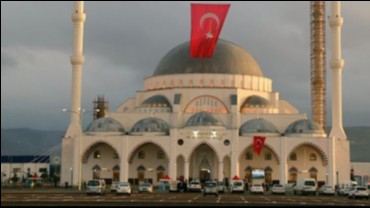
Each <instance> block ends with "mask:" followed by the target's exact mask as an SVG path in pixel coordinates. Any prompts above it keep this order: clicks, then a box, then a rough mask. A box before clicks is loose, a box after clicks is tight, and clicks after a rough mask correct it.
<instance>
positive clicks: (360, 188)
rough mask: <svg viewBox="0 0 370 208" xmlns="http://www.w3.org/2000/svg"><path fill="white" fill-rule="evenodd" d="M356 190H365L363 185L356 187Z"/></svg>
mask: <svg viewBox="0 0 370 208" xmlns="http://www.w3.org/2000/svg"><path fill="white" fill-rule="evenodd" d="M357 190H359V191H366V188H365V187H357Z"/></svg>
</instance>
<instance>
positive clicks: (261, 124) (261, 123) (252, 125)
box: [240, 118, 279, 135]
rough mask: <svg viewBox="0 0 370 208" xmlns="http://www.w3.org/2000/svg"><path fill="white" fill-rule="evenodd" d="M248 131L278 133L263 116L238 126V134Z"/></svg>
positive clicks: (247, 132) (248, 132)
mask: <svg viewBox="0 0 370 208" xmlns="http://www.w3.org/2000/svg"><path fill="white" fill-rule="evenodd" d="M250 133H279V131H278V130H277V128H276V127H275V125H274V124H272V123H271V122H270V121H267V120H265V119H263V118H255V119H252V120H249V121H247V122H245V123H244V124H243V125H242V126H241V127H240V135H244V134H250Z"/></svg>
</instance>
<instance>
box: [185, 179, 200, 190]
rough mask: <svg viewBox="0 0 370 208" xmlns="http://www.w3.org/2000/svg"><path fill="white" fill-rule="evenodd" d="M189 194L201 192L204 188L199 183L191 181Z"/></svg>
mask: <svg viewBox="0 0 370 208" xmlns="http://www.w3.org/2000/svg"><path fill="white" fill-rule="evenodd" d="M188 191H189V192H201V191H202V186H201V184H200V182H199V181H191V182H190V184H189V187H188Z"/></svg>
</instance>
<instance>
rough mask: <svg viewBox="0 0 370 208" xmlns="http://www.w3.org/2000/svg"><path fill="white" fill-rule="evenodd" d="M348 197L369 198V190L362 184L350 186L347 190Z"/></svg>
mask: <svg viewBox="0 0 370 208" xmlns="http://www.w3.org/2000/svg"><path fill="white" fill-rule="evenodd" d="M348 198H349V199H355V198H366V199H369V190H367V189H366V187H364V186H352V188H351V190H350V191H349V192H348Z"/></svg>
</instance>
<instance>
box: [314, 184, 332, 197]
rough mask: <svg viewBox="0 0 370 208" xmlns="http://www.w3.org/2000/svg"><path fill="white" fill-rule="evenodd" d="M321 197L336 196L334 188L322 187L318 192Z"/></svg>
mask: <svg viewBox="0 0 370 208" xmlns="http://www.w3.org/2000/svg"><path fill="white" fill-rule="evenodd" d="M318 194H319V195H335V189H334V188H333V186H329V185H322V186H321V187H320V188H319V191H318Z"/></svg>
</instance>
